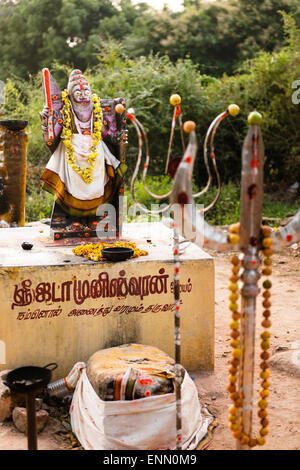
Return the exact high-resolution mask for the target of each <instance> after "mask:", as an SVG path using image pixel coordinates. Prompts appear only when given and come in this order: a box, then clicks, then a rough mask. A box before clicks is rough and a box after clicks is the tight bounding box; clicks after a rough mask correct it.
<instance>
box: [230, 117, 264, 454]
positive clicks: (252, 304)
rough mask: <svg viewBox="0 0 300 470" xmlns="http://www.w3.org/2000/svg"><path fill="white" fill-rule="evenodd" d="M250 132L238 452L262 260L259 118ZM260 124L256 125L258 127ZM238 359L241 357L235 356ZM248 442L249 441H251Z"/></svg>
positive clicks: (243, 218) (247, 414)
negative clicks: (259, 269) (260, 255)
mask: <svg viewBox="0 0 300 470" xmlns="http://www.w3.org/2000/svg"><path fill="white" fill-rule="evenodd" d="M249 122H250V128H249V131H248V135H247V137H246V139H245V142H244V146H243V150H242V182H241V183H242V184H241V213H240V243H239V248H240V250H241V252H242V253H243V255H242V262H241V265H242V268H243V272H242V274H241V277H240V279H241V280H242V283H243V287H242V289H241V296H242V299H241V353H242V356H241V369H240V374H239V388H240V392H241V394H242V401H243V407H242V409H241V413H240V419H241V421H242V423H243V429H242V433H243V437H242V438H241V440H238V441H237V442H238V445H237V448H238V449H239V448H244V446H243V443H244V444H245V445H247V447H248V446H249V444H251V446H252V444H254V442H253V440H252V412H253V379H254V365H255V357H254V353H255V331H256V328H255V325H256V298H257V295H258V294H259V288H258V285H257V283H258V280H259V278H260V274H259V271H258V268H259V264H260V259H259V250H260V233H261V217H262V194H263V165H264V145H263V141H262V137H261V132H260V127H259V125H257V124H258V123H259V122H260V119H259V117H257V119H256V120H255V119H254V124H252V122H253V121H252V120H251V119H250V118H249ZM256 123H257V124H256ZM236 354H237V355H238V353H237V352H236ZM248 438H249V440H248Z"/></svg>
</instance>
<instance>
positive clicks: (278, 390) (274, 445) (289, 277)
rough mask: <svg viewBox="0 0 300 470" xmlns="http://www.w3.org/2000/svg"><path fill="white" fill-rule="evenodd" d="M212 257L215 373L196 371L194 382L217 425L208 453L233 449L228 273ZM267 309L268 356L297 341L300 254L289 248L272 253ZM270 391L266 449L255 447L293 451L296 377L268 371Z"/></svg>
mask: <svg viewBox="0 0 300 470" xmlns="http://www.w3.org/2000/svg"><path fill="white" fill-rule="evenodd" d="M212 255H213V256H214V257H215V279H216V299H215V302H216V310H215V370H214V372H213V373H197V374H194V375H195V377H196V383H197V385H198V387H199V395H200V399H201V401H202V403H206V404H207V406H208V409H209V410H210V411H211V412H212V413H213V414H214V415H215V416H216V417H217V419H218V422H219V425H218V427H217V429H216V431H215V435H214V439H213V442H212V444H211V445H210V447H209V449H210V450H226V449H227V450H230V449H235V448H236V441H235V439H233V438H232V435H231V431H230V430H229V429H228V424H227V423H228V421H227V420H228V406H230V404H231V401H230V399H229V398H228V394H227V391H226V385H227V383H228V367H229V362H230V356H231V347H230V345H229V343H230V335H229V327H228V323H229V321H230V320H229V319H230V314H229V312H228V307H227V305H228V287H227V286H228V273H229V271H230V263H229V257H230V256H229V255H228V254H225V255H224V254H217V255H216V254H212ZM272 284H273V286H272V290H271V292H272V307H271V313H272V316H271V321H272V326H271V328H270V332H271V353H272V354H277V353H278V352H279V351H281V350H282V349H283V348H290V347H291V345H292V344H293V343H294V342H295V341H298V342H299V340H300V296H299V293H300V252H299V250H297V251H294V250H292V249H290V250H289V253H286V254H284V255H281V254H280V255H274V258H273V275H272ZM260 305H261V300H260V298H259V300H258V312H257V332H256V364H259V363H260V358H259V354H260V337H259V335H260V332H261V329H262V327H261V326H260V323H261V318H262V315H261V312H262V308H260ZM270 372H271V377H270V382H271V387H270V396H269V399H268V401H269V407H268V412H269V418H268V419H269V422H270V424H269V435H268V436H267V439H266V445H265V446H264V447H262V448H259V447H256V449H265V450H299V449H300V377H299V376H298V377H296V376H294V375H292V374H291V373H289V371H288V370H287V371H285V372H281V371H279V370H276V369H275V368H271V369H270ZM258 376H259V370H258V369H257V368H256V370H255V377H256V381H255V383H256V387H255V393H256V395H255V404H256V403H257V401H258V399H259V398H258V397H259V394H258V392H259V389H260V382H259V380H258ZM256 410H257V408H255V413H254V425H253V431H254V434H256V433H257V432H258V431H259V427H260V426H259V422H258V421H257V419H256V418H257V416H256V415H257V412H256Z"/></svg>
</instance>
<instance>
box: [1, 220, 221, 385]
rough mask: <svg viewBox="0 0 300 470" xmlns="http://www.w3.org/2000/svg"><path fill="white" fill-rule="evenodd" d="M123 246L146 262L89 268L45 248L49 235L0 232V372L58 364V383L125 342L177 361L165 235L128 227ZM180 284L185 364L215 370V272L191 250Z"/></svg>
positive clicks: (44, 229) (64, 249)
mask: <svg viewBox="0 0 300 470" xmlns="http://www.w3.org/2000/svg"><path fill="white" fill-rule="evenodd" d="M123 237H124V238H126V239H128V240H130V241H134V242H136V244H137V246H138V247H139V248H141V249H146V250H147V251H148V252H149V255H148V256H142V257H140V258H137V259H132V260H128V261H123V262H119V263H108V262H98V263H95V262H92V261H86V260H85V259H84V258H81V257H77V256H75V255H74V254H73V253H72V247H70V246H48V243H49V240H50V236H49V227H48V226H47V225H44V224H38V223H37V224H35V225H34V226H32V227H24V228H12V229H0V370H2V369H8V368H9V369H12V368H16V367H20V366H25V365H36V366H45V365H46V364H48V363H50V362H57V363H58V366H59V367H58V369H57V370H56V371H55V373H53V378H54V379H55V378H59V377H62V376H64V375H66V374H67V373H68V372H69V371H70V369H71V368H72V367H73V365H74V364H75V363H76V362H78V361H87V360H88V358H89V357H90V356H91V355H92V354H93V353H94V352H96V351H97V350H99V349H102V348H108V347H112V346H118V345H121V344H125V343H131V342H134V343H140V344H146V345H153V346H156V347H158V348H160V349H162V350H163V351H165V352H166V353H167V354H169V355H171V356H173V357H174V298H173V256H172V251H173V250H172V247H173V241H172V231H171V230H169V229H168V228H166V227H165V226H164V225H163V224H160V223H154V224H153V223H152V224H125V225H124V231H123ZM150 240H151V242H149V241H150ZM24 241H27V242H31V243H33V248H32V250H30V251H25V250H23V249H22V247H21V244H22V242H24ZM180 283H181V300H182V306H181V315H182V320H181V326H182V333H181V342H182V364H183V366H184V367H185V368H186V369H188V370H196V369H198V370H199V369H200V370H201V369H202V370H212V369H213V367H214V263H213V259H212V258H211V257H210V256H209V255H207V254H206V253H204V252H203V251H202V250H201V249H200V248H199V247H197V246H195V245H193V244H191V245H190V246H189V247H188V248H187V249H186V251H185V253H184V255H183V256H182V266H181V271H180ZM1 351H2V354H1Z"/></svg>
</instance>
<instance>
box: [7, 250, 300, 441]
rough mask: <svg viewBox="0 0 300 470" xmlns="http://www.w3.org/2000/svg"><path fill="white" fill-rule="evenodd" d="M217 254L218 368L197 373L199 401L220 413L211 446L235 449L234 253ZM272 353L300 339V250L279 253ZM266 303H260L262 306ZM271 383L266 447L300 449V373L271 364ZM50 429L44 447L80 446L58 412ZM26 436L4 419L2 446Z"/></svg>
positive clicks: (42, 436) (43, 438) (40, 438)
mask: <svg viewBox="0 0 300 470" xmlns="http://www.w3.org/2000/svg"><path fill="white" fill-rule="evenodd" d="M211 254H212V256H214V258H215V279H216V284H215V288H216V298H215V303H216V305H215V307H216V309H215V369H214V371H213V372H192V373H191V376H192V377H194V378H195V383H196V385H197V387H198V391H199V396H200V401H201V403H202V404H206V405H207V407H208V409H209V410H210V411H211V412H212V413H213V414H214V415H215V416H216V417H217V419H218V427H217V428H216V430H215V433H214V438H213V441H212V443H211V445H210V447H209V450H233V449H235V447H236V442H235V440H234V439H233V438H232V436H231V432H230V430H229V429H228V426H227V415H228V412H227V410H228V407H229V405H230V400H229V398H228V394H227V391H226V385H227V382H228V367H229V362H230V353H231V348H230V345H229V343H230V335H229V326H228V324H229V321H230V314H229V311H228V288H227V286H228V276H229V271H230V263H229V256H230V255H229V254H215V253H211ZM272 278H273V279H272V282H273V287H272V309H271V311H272V317H271V321H272V327H271V330H270V331H271V334H272V337H271V348H272V354H277V353H278V351H281V350H282V349H283V348H286V347H290V346H291V345H292V344H293V343H294V342H296V341H298V342H299V340H300V299H299V292H300V251H299V250H297V251H293V250H289V252H288V253H285V254H284V255H282V254H281V255H275V256H274V263H273V276H272ZM260 304H261V302H260V301H259V302H258V305H259V306H260ZM260 318H261V308H260V307H259V308H258V314H257V340H256V363H259V362H260V361H259V352H260V351H259V349H260V340H259V334H260V331H261V327H260ZM258 375H259V371H258V370H257V369H256V372H255V377H256V382H255V383H256V386H255V391H256V397H255V403H257V401H258V391H259V380H258ZM270 381H271V388H270V397H269V408H268V411H269V421H270V424H269V435H268V436H267V443H266V445H265V446H264V447H263V448H262V449H266V450H299V449H300V377H296V376H294V375H292V374H291V373H289V370H286V371H285V372H281V371H279V370H276V369H274V368H271V379H270ZM51 415H52V416H51V418H50V421H49V422H48V424H47V426H46V428H45V430H44V431H43V432H42V433H40V434H39V435H38V447H39V449H41V450H42V449H48V450H58V449H60V450H67V449H72V448H73V447H75V449H76V448H77V445H76V443H74V444H73V447H72V443H71V441H70V439H69V438H68V435H69V433H70V430H69V429H67V427H68V426H67V423H66V422H64V423H62V420H61V419H59V416H58V415H57V416H55V413H54V415H53V413H51ZM254 415H255V416H254V426H253V429H254V432H256V431H258V429H259V423H258V422H257V418H256V412H255V413H254ZM26 448H27V439H26V437H25V435H24V434H22V433H20V432H18V431H17V430H16V429H15V427H14V425H13V423H12V422H11V421H7V422H5V423H2V424H1V423H0V450H12V449H16V450H19V449H26Z"/></svg>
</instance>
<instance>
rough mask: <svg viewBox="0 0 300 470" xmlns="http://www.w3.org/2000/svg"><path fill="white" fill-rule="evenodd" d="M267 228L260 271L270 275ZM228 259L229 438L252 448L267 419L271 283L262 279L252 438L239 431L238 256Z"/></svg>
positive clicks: (234, 236)
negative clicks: (257, 385) (255, 416)
mask: <svg viewBox="0 0 300 470" xmlns="http://www.w3.org/2000/svg"><path fill="white" fill-rule="evenodd" d="M271 231H272V230H271V229H270V228H269V227H262V248H263V255H264V268H263V270H262V274H263V275H264V276H267V277H268V276H270V275H271V274H272V269H271V267H270V266H271V265H272V259H271V256H272V254H273V250H272V249H271V246H272V239H271V238H270V234H271ZM229 233H230V235H229V240H230V242H231V243H232V244H233V245H236V244H238V243H239V224H235V225H232V226H231V227H230V228H229ZM230 261H231V265H232V268H231V271H232V274H231V276H230V284H229V290H230V295H229V300H230V304H229V309H230V311H231V315H232V319H231V322H230V329H231V332H230V336H231V338H232V339H231V343H230V345H231V347H232V359H231V363H230V368H229V384H228V386H227V391H228V392H229V397H230V399H231V400H232V401H233V405H232V406H231V407H230V408H229V428H230V429H231V431H232V434H233V437H234V438H235V439H238V440H239V441H240V443H241V444H242V445H248V446H249V447H255V446H257V445H260V446H262V445H264V444H265V442H266V439H265V436H266V435H267V434H268V424H269V422H268V419H267V416H268V414H267V407H268V402H267V398H268V396H269V390H268V389H269V387H270V382H269V380H268V379H269V377H270V372H269V369H268V367H269V365H268V362H267V360H268V359H269V353H268V349H269V348H270V341H269V339H270V333H269V331H267V329H268V328H270V326H271V321H270V316H271V312H270V307H271V302H270V297H271V292H270V289H271V287H272V283H271V281H270V280H269V279H266V280H265V281H264V282H263V288H264V292H263V307H264V311H263V317H264V320H263V321H262V326H263V327H264V328H265V331H263V332H262V333H261V335H260V337H261V344H260V346H261V350H262V352H261V355H260V357H261V359H262V362H261V363H260V378H261V379H262V381H261V390H260V400H259V401H258V407H259V411H258V416H259V418H260V424H261V428H260V430H259V436H258V437H256V438H253V437H251V436H248V435H246V434H245V433H244V432H243V421H242V417H241V416H240V409H241V408H242V406H243V396H242V394H241V392H240V391H239V390H238V389H237V383H238V373H240V374H241V373H242V371H241V358H242V356H243V350H242V347H241V339H240V331H239V330H240V318H241V314H240V313H239V312H238V303H237V302H238V299H239V289H238V281H239V271H240V260H239V258H238V256H236V255H234V256H232V257H231V259H230Z"/></svg>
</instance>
